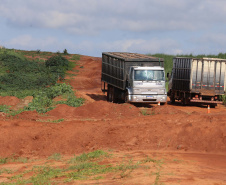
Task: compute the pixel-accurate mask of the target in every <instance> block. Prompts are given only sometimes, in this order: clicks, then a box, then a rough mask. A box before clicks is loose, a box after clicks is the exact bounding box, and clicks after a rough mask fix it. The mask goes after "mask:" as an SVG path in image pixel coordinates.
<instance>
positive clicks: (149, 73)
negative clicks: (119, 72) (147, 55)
mask: <svg viewBox="0 0 226 185" xmlns="http://www.w3.org/2000/svg"><path fill="white" fill-rule="evenodd" d="M134 80H135V81H162V80H164V72H163V71H161V70H135V71H134Z"/></svg>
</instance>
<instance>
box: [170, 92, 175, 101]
mask: <svg viewBox="0 0 226 185" xmlns="http://www.w3.org/2000/svg"><path fill="white" fill-rule="evenodd" d="M170 102H171V103H172V104H174V103H175V98H174V94H173V93H172V91H171V92H170Z"/></svg>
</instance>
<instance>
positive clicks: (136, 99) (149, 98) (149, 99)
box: [128, 94, 167, 103]
mask: <svg viewBox="0 0 226 185" xmlns="http://www.w3.org/2000/svg"><path fill="white" fill-rule="evenodd" d="M166 101H167V95H166V94H162V95H157V94H155V95H153V94H151V95H146V94H145V95H143V94H142V95H140V94H139V95H128V102H131V103H158V102H160V103H166Z"/></svg>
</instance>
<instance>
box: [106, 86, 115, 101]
mask: <svg viewBox="0 0 226 185" xmlns="http://www.w3.org/2000/svg"><path fill="white" fill-rule="evenodd" d="M113 99H114V89H113V87H112V86H111V85H108V92H107V101H109V102H113Z"/></svg>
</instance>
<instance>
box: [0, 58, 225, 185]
mask: <svg viewBox="0 0 226 185" xmlns="http://www.w3.org/2000/svg"><path fill="white" fill-rule="evenodd" d="M78 64H79V65H78V66H77V67H76V69H77V70H79V71H74V72H71V73H74V74H77V75H76V76H71V77H68V78H67V80H68V81H69V83H70V85H71V86H72V87H73V88H74V89H76V95H77V96H78V97H83V98H85V99H86V102H85V105H83V106H81V107H78V108H74V107H69V106H67V105H58V106H57V108H56V109H54V110H52V111H50V112H48V113H47V114H46V115H44V116H43V115H39V114H37V112H35V111H29V112H23V113H21V114H19V115H18V116H16V117H14V118H9V117H6V115H5V114H3V113H1V114H0V156H1V157H8V156H11V155H14V156H18V157H28V158H40V159H42V160H43V163H44V161H45V158H46V157H47V156H50V155H52V154H54V153H60V154H62V155H64V156H73V155H74V154H81V153H83V152H90V151H94V150H97V149H101V150H106V151H107V150H111V151H113V154H114V156H115V162H117V161H120V159H121V158H122V156H125V155H128V156H130V157H131V158H133V160H135V161H136V160H139V159H140V158H141V157H144V158H145V157H146V156H149V157H152V158H155V159H159V160H160V159H161V160H163V161H164V162H163V164H162V165H161V168H159V174H161V175H159V179H158V182H157V183H158V184H161V183H162V184H203V185H206V184H214V185H223V184H226V153H225V152H226V116H225V113H226V108H225V107H224V106H222V105H221V106H217V107H216V108H215V109H211V110H210V111H211V113H209V114H207V107H205V106H181V105H180V103H176V104H175V105H171V104H170V102H168V104H167V105H164V106H158V105H155V104H154V105H150V104H149V105H132V104H127V103H126V104H114V103H109V102H107V101H106V94H105V95H104V94H103V93H102V91H101V58H95V57H88V56H82V57H81V59H80V61H79V62H78ZM0 104H7V105H11V106H14V107H15V108H16V106H17V105H18V106H19V105H21V100H19V99H17V98H15V97H0ZM142 111H143V112H145V115H144V113H143V114H142V113H141V112H142ZM59 119H64V121H63V122H60V123H54V122H50V120H52V121H54V120H59ZM35 163H36V162H33V163H32V164H30V165H35ZM39 163H40V161H39ZM24 166H25V164H24V165H23V164H14V163H12V164H11V163H10V164H8V163H7V164H2V165H1V164H0V169H1V168H6V167H9V168H16V169H18V170H19V169H21V168H23V167H24ZM151 174H152V175H151ZM7 176H8V174H4V173H3V174H0V183H1V182H4V181H6V180H7ZM98 183H99V184H156V175H153V171H152V170H151V169H149V170H142V169H139V170H136V171H134V172H132V173H131V174H130V175H129V176H128V177H126V178H113V177H112V176H107V177H105V179H103V180H98V181H82V182H80V181H74V182H73V183H70V184H98Z"/></svg>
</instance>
